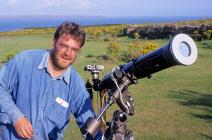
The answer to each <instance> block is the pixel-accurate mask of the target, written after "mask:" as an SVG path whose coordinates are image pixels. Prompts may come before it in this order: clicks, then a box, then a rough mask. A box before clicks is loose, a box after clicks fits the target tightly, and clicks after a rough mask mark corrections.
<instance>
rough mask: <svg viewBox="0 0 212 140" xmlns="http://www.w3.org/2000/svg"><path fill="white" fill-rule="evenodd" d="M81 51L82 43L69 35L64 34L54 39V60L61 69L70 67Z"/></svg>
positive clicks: (54, 63)
mask: <svg viewBox="0 0 212 140" xmlns="http://www.w3.org/2000/svg"><path fill="white" fill-rule="evenodd" d="M79 52H80V44H79V43H78V42H77V41H76V40H74V39H73V38H72V37H70V36H69V35H62V36H60V37H59V38H58V40H54V41H53V51H52V56H51V57H52V62H53V65H54V66H55V67H56V68H58V69H61V70H64V69H66V68H68V66H69V65H70V64H72V63H73V62H74V60H75V59H76V57H77V55H78V53H79Z"/></svg>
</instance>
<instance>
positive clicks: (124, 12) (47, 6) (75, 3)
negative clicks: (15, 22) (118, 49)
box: [0, 0, 212, 17]
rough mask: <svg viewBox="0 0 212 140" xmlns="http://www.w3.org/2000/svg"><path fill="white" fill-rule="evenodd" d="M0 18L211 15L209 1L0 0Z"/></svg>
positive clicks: (211, 2)
mask: <svg viewBox="0 0 212 140" xmlns="http://www.w3.org/2000/svg"><path fill="white" fill-rule="evenodd" d="M0 15H86V16H106V17H166V16H167V17H170V16H179V17H181V16H212V0H0Z"/></svg>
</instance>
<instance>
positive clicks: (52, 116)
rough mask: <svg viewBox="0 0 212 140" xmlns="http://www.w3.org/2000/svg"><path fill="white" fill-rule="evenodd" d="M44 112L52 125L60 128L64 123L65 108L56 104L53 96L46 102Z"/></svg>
mask: <svg viewBox="0 0 212 140" xmlns="http://www.w3.org/2000/svg"><path fill="white" fill-rule="evenodd" d="M44 113H45V114H44V117H45V118H46V120H47V121H48V122H49V123H50V124H53V127H58V128H62V127H63V125H64V124H65V123H66V115H67V108H65V107H63V106H62V105H60V104H58V103H57V102H56V101H55V99H53V98H52V99H51V100H50V101H49V102H48V103H47V105H46V108H45V111H44Z"/></svg>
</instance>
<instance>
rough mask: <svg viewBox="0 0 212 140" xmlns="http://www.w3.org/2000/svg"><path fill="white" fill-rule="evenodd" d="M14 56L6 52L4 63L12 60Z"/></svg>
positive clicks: (12, 53)
mask: <svg viewBox="0 0 212 140" xmlns="http://www.w3.org/2000/svg"><path fill="white" fill-rule="evenodd" d="M14 56H15V53H14V52H8V53H7V54H6V62H7V61H9V60H10V59H12V58H13V57H14Z"/></svg>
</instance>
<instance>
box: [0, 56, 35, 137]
mask: <svg viewBox="0 0 212 140" xmlns="http://www.w3.org/2000/svg"><path fill="white" fill-rule="evenodd" d="M18 66H19V64H18V60H17V57H15V58H14V59H12V60H10V61H9V62H8V63H6V64H5V65H4V66H3V67H2V69H1V70H0V113H4V114H5V113H6V114H7V115H8V117H9V119H8V118H7V119H5V120H9V121H7V122H4V123H10V124H13V125H14V127H15V129H16V131H17V133H18V135H19V136H20V137H23V138H30V137H31V136H32V132H31V131H32V127H31V123H30V122H29V121H28V120H27V118H26V117H25V115H24V114H23V113H22V112H21V111H20V109H19V108H18V107H17V106H16V104H15V102H14V100H13V97H12V95H11V93H12V91H13V89H14V88H17V83H18V76H19V75H18Z"/></svg>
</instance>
